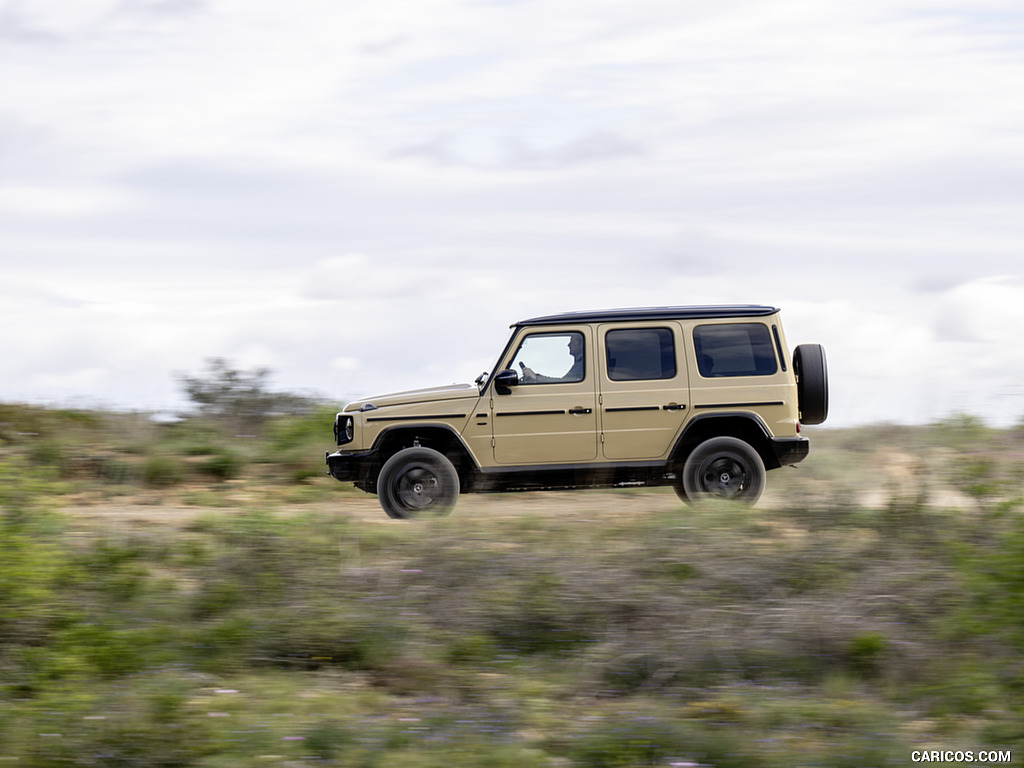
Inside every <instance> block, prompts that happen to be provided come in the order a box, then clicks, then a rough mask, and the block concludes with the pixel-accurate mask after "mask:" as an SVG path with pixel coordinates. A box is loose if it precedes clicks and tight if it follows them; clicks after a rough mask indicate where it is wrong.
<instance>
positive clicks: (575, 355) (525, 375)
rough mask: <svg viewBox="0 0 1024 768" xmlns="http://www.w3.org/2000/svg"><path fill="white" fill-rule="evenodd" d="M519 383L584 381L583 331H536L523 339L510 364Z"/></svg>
mask: <svg viewBox="0 0 1024 768" xmlns="http://www.w3.org/2000/svg"><path fill="white" fill-rule="evenodd" d="M510 367H511V368H512V369H513V370H514V371H515V372H516V373H518V374H519V383H520V384H559V383H561V384H568V383H572V382H577V381H583V375H584V349H583V334H582V333H579V332H578V331H566V332H564V333H533V334H530V335H529V336H527V337H526V338H525V339H523V342H522V344H520V345H519V349H518V350H516V354H515V357H513V358H512V364H511V366H510Z"/></svg>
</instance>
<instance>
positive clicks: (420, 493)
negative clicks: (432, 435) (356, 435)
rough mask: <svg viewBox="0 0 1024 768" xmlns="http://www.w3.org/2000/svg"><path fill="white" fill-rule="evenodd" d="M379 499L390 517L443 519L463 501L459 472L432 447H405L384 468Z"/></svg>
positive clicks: (379, 487)
mask: <svg viewBox="0 0 1024 768" xmlns="http://www.w3.org/2000/svg"><path fill="white" fill-rule="evenodd" d="M377 498H378V500H379V501H380V505H381V507H382V508H383V509H384V511H385V512H386V513H387V515H388V517H392V518H398V519H408V518H412V517H442V516H444V515H447V514H448V513H449V512H451V511H452V508H453V507H454V506H455V502H456V501H457V500H458V498H459V473H458V472H456V471H455V467H454V466H453V465H452V463H451V462H450V461H449V460H448V458H447V457H446V456H445V455H444V454H442V453H438V452H437V451H435V450H433V449H432V448H422V447H414V448H405V449H403V450H401V451H399V452H398V453H396V454H395V455H394V456H392V457H391V458H390V459H388V460H387V461H386V462H384V466H383V467H381V470H380V475H379V476H378V477H377Z"/></svg>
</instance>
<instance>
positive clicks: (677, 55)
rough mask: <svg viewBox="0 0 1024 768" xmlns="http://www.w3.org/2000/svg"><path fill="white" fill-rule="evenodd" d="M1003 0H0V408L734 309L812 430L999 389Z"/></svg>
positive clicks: (390, 379)
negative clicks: (820, 363)
mask: <svg viewBox="0 0 1024 768" xmlns="http://www.w3.org/2000/svg"><path fill="white" fill-rule="evenodd" d="M1022 94H1024V6H1021V4H1020V2H1019V0H858V1H857V2H849V1H848V0H773V1H772V2H763V0H756V1H755V0H718V2H715V3H708V2H691V1H690V0H630V1H629V2H625V1H624V0H586V1H584V0H543V1H542V0H379V1H378V2H376V3H372V4H370V3H364V2H359V3H357V2H354V0H342V1H341V2H338V0H294V1H293V2H288V3H284V2H280V0H277V1H275V2H271V1H270V0H0V354H2V355H3V361H4V362H3V369H2V370H3V376H2V377H0V401H8V402H10V401H22V402H32V403H57V404H65V405H85V406H95V405H99V406H110V407H124V408H143V409H153V410H173V409H176V408H180V407H181V406H182V405H183V402H184V401H183V398H182V395H181V388H180V385H179V382H178V380H177V378H176V376H177V375H178V374H181V373H197V372H199V371H201V370H202V368H203V365H204V361H205V360H206V359H207V358H209V357H212V356H221V357H225V358H227V359H228V360H230V361H231V362H232V363H233V364H235V365H236V366H237V367H240V368H250V367H256V366H266V367H269V368H271V369H272V371H273V377H272V384H273V386H274V387H275V388H278V389H283V390H288V391H301V392H309V393H317V394H319V395H321V396H323V397H324V398H325V399H329V400H334V401H340V400H347V399H351V398H353V397H356V396H359V395H365V394H373V393H376V392H381V391H388V390H395V389H402V388H408V387H415V386H428V385H432V384H443V383H451V382H453V381H460V382H461V381H471V380H472V379H473V378H474V377H475V376H476V375H477V374H478V373H479V372H480V371H482V370H483V369H484V368H487V367H489V366H490V365H491V364H492V362H493V359H494V357H495V356H496V354H497V352H498V351H499V348H500V346H501V345H502V343H503V342H504V340H505V337H506V335H507V333H508V325H509V324H510V323H511V322H513V321H515V320H519V319H522V318H525V317H530V316H534V315H538V314H546V313H551V312H558V311H565V310H579V309H592V308H603V307H617V306H635V305H668V304H702V303H718V302H742V303H759V304H772V305H775V306H779V307H781V308H782V310H783V313H784V314H783V317H784V321H785V326H786V330H787V335H788V337H789V341H790V344H791V345H795V344H798V343H802V342H820V343H823V344H824V345H826V349H827V351H828V354H829V364H830V372H831V380H832V398H833V403H832V416H831V419H830V423H831V424H834V425H835V426H846V425H851V424H862V423H871V422H878V421H883V420H886V421H895V422H898V423H916V422H922V421H927V420H930V419H934V418H938V417H941V416H943V415H947V414H949V413H952V412H956V411H966V412H972V413H976V414H978V415H981V416H984V417H985V418H987V419H989V420H990V421H991V422H993V423H997V424H1012V423H1016V422H1017V421H1018V420H1019V419H1020V418H1021V416H1024V344H1022V342H1021V338H1020V337H1021V334H1022V331H1024V258H1022V255H1024V97H1022Z"/></svg>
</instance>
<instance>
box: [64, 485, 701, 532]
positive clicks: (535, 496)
mask: <svg viewBox="0 0 1024 768" xmlns="http://www.w3.org/2000/svg"><path fill="white" fill-rule="evenodd" d="M266 506H269V505H263V508H266ZM258 508H261V505H259V504H251V505H242V506H237V507H234V506H233V507H207V506H193V505H186V504H182V503H180V502H173V501H168V502H166V503H164V502H161V500H159V499H157V498H152V499H144V500H140V499H114V500H104V501H97V502H90V503H82V502H72V503H69V504H64V505H62V509H63V511H64V512H65V513H66V514H69V515H70V516H72V517H73V518H74V519H76V520H79V521H82V522H83V523H86V524H88V525H100V526H112V527H115V528H132V527H149V526H168V527H173V528H179V527H183V526H186V525H188V524H189V523H191V522H192V521H194V520H196V519H197V518H202V517H204V516H208V515H230V514H232V513H233V512H237V511H239V510H242V509H258ZM273 509H274V510H275V511H276V512H278V513H285V514H288V513H295V514H302V513H309V512H331V513H336V514H339V515H345V516H347V517H351V518H353V519H355V520H358V521H360V522H361V523H379V524H385V525H387V524H390V525H396V524H401V523H400V522H398V521H394V520H391V519H390V518H388V517H387V515H385V514H384V511H383V510H382V509H381V508H380V504H379V503H378V502H377V497H376V496H371V495H365V496H354V495H348V494H345V495H339V496H338V497H337V499H336V500H335V501H317V502H313V503H302V504H287V503H284V504H275V505H273ZM685 509H686V508H685V507H684V505H683V504H682V502H680V501H679V499H678V498H676V495H675V493H673V492H672V490H671V489H669V488H662V489H657V490H653V491H644V492H636V491H617V490H604V491H572V492H566V491H549V492H536V493H516V494H466V495H464V496H461V497H460V498H459V502H458V505H457V506H456V507H455V511H454V512H453V513H452V516H453V517H455V518H458V517H465V518H476V517H482V516H488V517H492V518H493V517H495V516H497V517H506V518H516V517H523V516H529V515H535V516H549V515H550V516H570V517H573V518H576V519H580V518H586V519H590V518H593V519H594V520H595V521H597V520H599V519H610V518H613V517H617V516H630V515H635V514H640V513H650V512H679V513H680V514H685Z"/></svg>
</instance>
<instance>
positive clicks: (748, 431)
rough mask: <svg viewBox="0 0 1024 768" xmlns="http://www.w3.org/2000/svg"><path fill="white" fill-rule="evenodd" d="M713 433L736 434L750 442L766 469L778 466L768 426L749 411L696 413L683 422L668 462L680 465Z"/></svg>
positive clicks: (719, 435) (715, 435)
mask: <svg viewBox="0 0 1024 768" xmlns="http://www.w3.org/2000/svg"><path fill="white" fill-rule="evenodd" d="M712 437H735V438H737V439H739V440H743V441H744V442H745V443H748V444H750V446H751V447H753V448H754V450H756V451H757V453H758V455H760V457H761V461H763V462H764V467H765V469H777V468H778V467H780V466H781V465H780V464H779V460H778V457H777V456H776V455H775V452H774V451H773V450H772V448H771V430H769V429H768V427H767V425H766V424H765V423H764V421H763V420H762V419H761V418H760V417H759V416H757V415H756V414H752V413H745V412H732V413H708V414H703V415H701V416H697V417H695V418H694V419H692V420H691V421H690V423H689V424H687V425H686V428H685V429H684V430H683V433H682V434H681V435H680V436H679V439H678V440H677V441H676V445H675V448H674V450H673V451H672V459H671V465H672V466H673V467H676V468H680V467H682V466H683V464H684V463H686V459H687V458H688V457H689V455H690V454H691V453H692V452H693V449H694V448H696V447H697V446H698V445H700V444H701V443H703V442H704V441H705V440H709V439H711V438H712Z"/></svg>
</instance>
